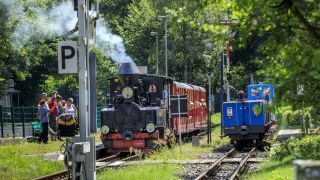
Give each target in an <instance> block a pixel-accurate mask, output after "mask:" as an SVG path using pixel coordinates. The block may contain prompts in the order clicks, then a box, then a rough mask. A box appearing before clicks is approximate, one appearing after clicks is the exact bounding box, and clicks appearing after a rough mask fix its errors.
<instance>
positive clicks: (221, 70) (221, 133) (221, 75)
mask: <svg viewBox="0 0 320 180" xmlns="http://www.w3.org/2000/svg"><path fill="white" fill-rule="evenodd" d="M223 64H224V52H223V51H222V54H221V63H220V115H221V116H220V121H221V122H220V123H221V125H220V127H221V132H220V136H221V137H222V135H223V134H224V133H223V113H222V112H223Z"/></svg>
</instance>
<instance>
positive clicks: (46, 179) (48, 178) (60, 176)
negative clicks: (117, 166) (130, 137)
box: [34, 154, 140, 180]
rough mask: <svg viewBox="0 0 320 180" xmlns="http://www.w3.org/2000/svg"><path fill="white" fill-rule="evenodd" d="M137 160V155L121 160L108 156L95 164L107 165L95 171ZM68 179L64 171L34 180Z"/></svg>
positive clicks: (67, 172) (67, 174)
mask: <svg viewBox="0 0 320 180" xmlns="http://www.w3.org/2000/svg"><path fill="white" fill-rule="evenodd" d="M138 158H140V156H139V155H132V156H129V157H125V158H122V159H121V158H120V155H119V154H117V155H111V156H108V157H105V158H101V159H98V160H97V161H96V162H107V163H106V164H104V165H102V166H99V167H97V168H96V171H97V172H101V170H103V169H105V168H107V167H108V165H109V164H111V163H113V162H115V161H118V160H119V161H129V160H134V159H138ZM68 179H71V174H70V172H69V171H68V170H64V171H60V172H56V173H53V174H49V175H45V176H42V177H38V178H35V179H34V180H68Z"/></svg>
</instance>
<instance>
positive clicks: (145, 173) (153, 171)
mask: <svg viewBox="0 0 320 180" xmlns="http://www.w3.org/2000/svg"><path fill="white" fill-rule="evenodd" d="M211 121H212V122H213V123H220V114H214V115H213V116H212V119H211ZM219 135H220V127H216V128H214V129H213V131H212V136H211V137H212V143H211V144H209V145H207V142H206V139H203V140H201V141H200V144H201V145H200V146H192V143H191V142H189V143H184V144H183V145H182V155H181V159H182V160H189V159H197V158H198V156H199V155H201V154H205V153H208V152H211V151H212V150H213V149H215V148H217V147H220V146H222V145H226V144H228V143H229V139H228V138H223V139H221V138H220V137H219ZM146 159H148V160H163V161H166V160H179V159H180V151H179V144H176V145H175V146H174V147H173V148H171V149H168V148H162V149H160V150H158V151H157V152H155V153H154V154H152V155H150V156H147V157H146ZM182 170H183V169H182V167H181V166H180V165H178V164H148V165H143V164H141V165H132V166H128V167H124V168H119V169H107V170H105V171H104V172H103V173H101V174H100V175H99V176H98V179H117V180H118V179H120V180H121V179H125V180H127V179H129V180H135V179H179V173H180V172H181V171H182Z"/></svg>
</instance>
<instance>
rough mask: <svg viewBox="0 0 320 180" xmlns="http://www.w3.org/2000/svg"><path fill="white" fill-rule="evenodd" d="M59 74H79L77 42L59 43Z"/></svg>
mask: <svg viewBox="0 0 320 180" xmlns="http://www.w3.org/2000/svg"><path fill="white" fill-rule="evenodd" d="M58 73H59V74H76V73H78V53H77V41H60V42H58Z"/></svg>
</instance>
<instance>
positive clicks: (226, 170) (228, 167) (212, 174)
mask: <svg viewBox="0 0 320 180" xmlns="http://www.w3.org/2000/svg"><path fill="white" fill-rule="evenodd" d="M255 151H256V147H253V148H251V149H250V150H249V151H246V152H238V151H237V150H236V148H232V149H231V150H229V151H228V152H227V153H225V154H224V155H222V156H221V157H220V158H219V159H218V160H217V161H215V162H214V163H213V164H212V165H211V166H210V167H209V169H207V170H206V171H204V172H203V173H202V174H200V175H199V176H198V177H197V178H196V180H203V179H229V180H233V179H236V178H237V177H238V176H239V175H240V174H241V172H242V171H243V169H244V168H245V166H246V164H247V161H248V159H249V158H250V157H251V156H252V155H253V154H254V153H255ZM230 157H238V158H239V157H241V158H242V159H241V161H240V162H239V163H225V162H224V163H222V162H223V160H225V159H227V158H230Z"/></svg>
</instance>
